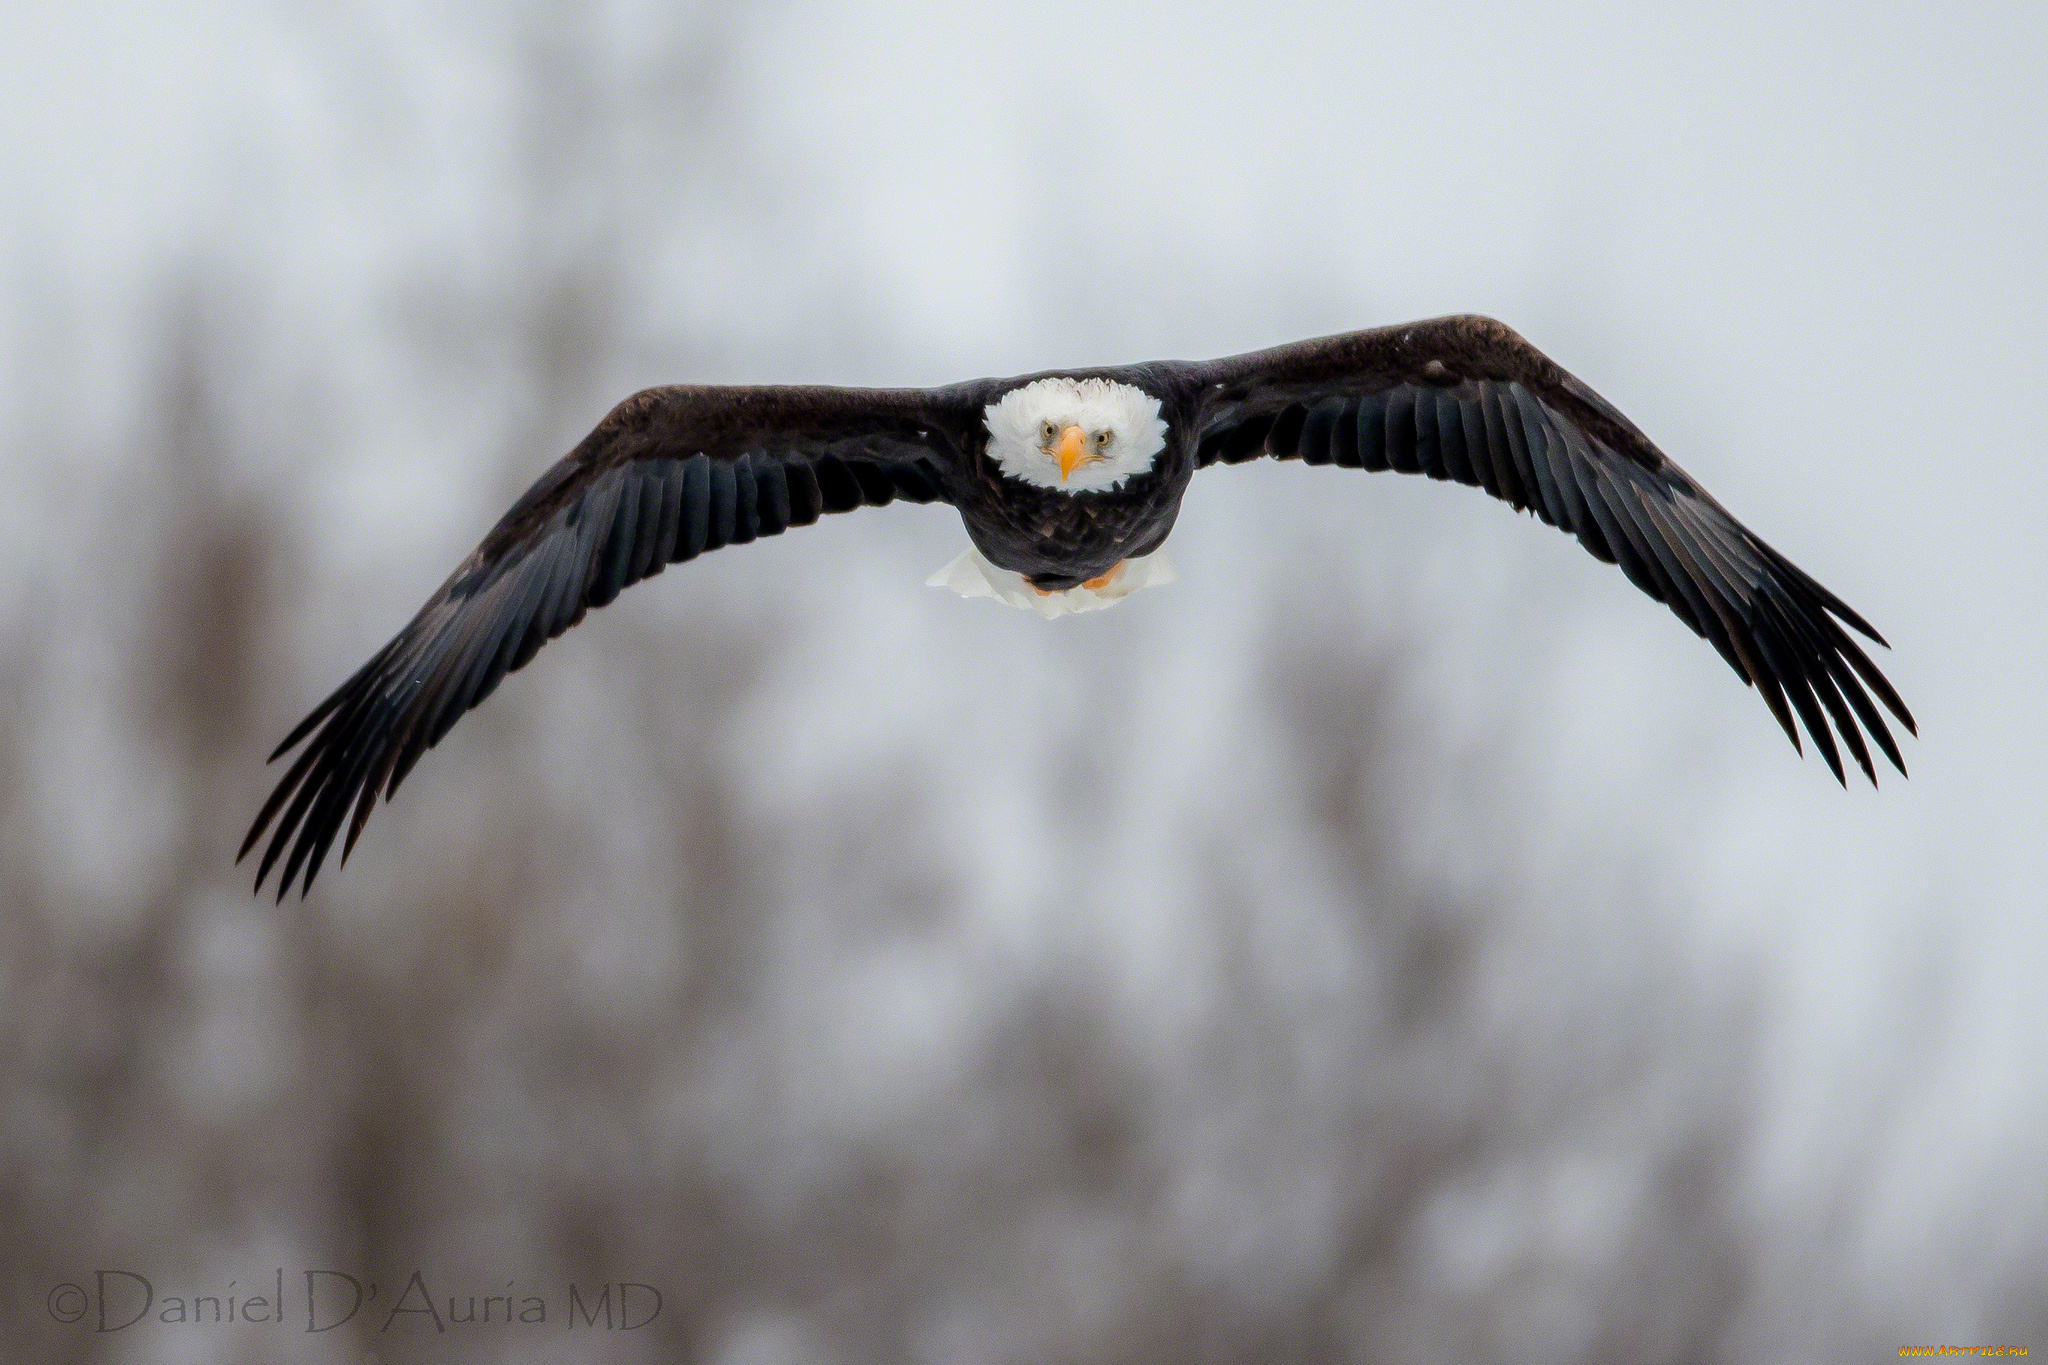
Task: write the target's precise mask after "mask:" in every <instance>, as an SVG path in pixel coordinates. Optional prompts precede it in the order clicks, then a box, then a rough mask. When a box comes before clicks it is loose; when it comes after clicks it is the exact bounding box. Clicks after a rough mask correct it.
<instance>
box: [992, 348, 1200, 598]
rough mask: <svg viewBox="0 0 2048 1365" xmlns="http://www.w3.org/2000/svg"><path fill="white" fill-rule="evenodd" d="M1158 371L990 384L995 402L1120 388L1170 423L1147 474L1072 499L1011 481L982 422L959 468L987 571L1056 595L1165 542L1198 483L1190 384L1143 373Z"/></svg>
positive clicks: (1096, 373)
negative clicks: (1032, 391) (1056, 386)
mask: <svg viewBox="0 0 2048 1365" xmlns="http://www.w3.org/2000/svg"><path fill="white" fill-rule="evenodd" d="M1152 368H1153V367H1138V366H1133V367H1130V368H1129V369H1125V370H1092V371H1090V370H1082V371H1075V372H1065V373H1048V374H1037V375H1025V376H1023V377H1021V378H1017V379H1011V380H1001V381H996V382H994V383H992V384H991V385H990V386H989V388H988V389H987V390H986V395H985V396H986V397H987V398H988V400H989V402H990V403H993V402H995V401H998V400H999V399H1000V397H1001V396H1002V395H1003V394H1005V393H1009V392H1016V391H1019V390H1023V389H1025V388H1027V387H1029V386H1031V385H1034V384H1039V383H1044V382H1047V381H1052V382H1056V383H1060V384H1064V385H1080V384H1083V383H1087V382H1089V381H1097V382H1104V383H1111V384H1117V385H1121V386H1123V387H1125V388H1128V389H1130V390H1133V391H1135V392H1136V393H1139V394H1142V395H1144V396H1145V397H1146V398H1149V399H1150V400H1152V401H1153V402H1154V403H1156V404H1157V406H1158V409H1159V412H1160V416H1161V418H1162V420H1163V421H1164V422H1165V425H1166V431H1165V444H1164V446H1163V447H1162V448H1161V449H1160V450H1159V452H1158V454H1157V456H1156V458H1155V459H1154V461H1153V462H1152V463H1151V464H1150V465H1149V466H1148V467H1147V468H1145V469H1144V470H1142V471H1141V472H1138V473H1136V474H1133V475H1132V476H1130V477H1128V478H1126V479H1124V480H1123V481H1122V482H1120V483H1118V484H1117V485H1116V486H1114V487H1109V488H1100V489H1081V490H1078V491H1069V490H1067V489H1064V488H1060V487H1046V486H1043V485H1040V484H1037V483H1032V482H1029V481H1027V480H1024V479H1019V478H1017V477H1015V476H1013V475H1012V474H1010V473H1008V472H1007V471H1006V470H1005V469H1004V467H1003V465H1002V463H1001V462H1000V461H999V460H997V459H996V458H995V456H994V455H993V453H992V452H991V439H990V437H991V433H990V432H989V430H988V427H987V424H986V423H984V424H983V425H982V428H981V430H980V431H979V432H977V433H975V434H974V435H973V436H972V438H971V440H972V449H971V451H970V453H969V454H968V455H967V458H966V459H965V460H963V462H962V463H963V466H964V469H965V474H966V477H965V478H963V479H962V481H961V486H960V489H959V494H958V497H957V498H956V500H955V501H956V503H957V505H958V506H959V508H960V517H961V520H962V521H964V522H965V523H966V525H967V534H968V537H969V538H970V539H971V540H972V541H973V542H974V546H975V548H976V549H977V550H979V551H980V552H981V553H982V554H983V555H984V556H986V557H987V559H988V560H989V562H990V563H992V564H995V565H997V566H998V567H1000V568H1004V569H1008V570H1010V571H1012V572H1014V573H1017V574H1020V575H1022V576H1023V577H1024V578H1025V579H1026V580H1027V581H1029V582H1030V584H1031V585H1032V586H1033V587H1035V588H1038V589H1041V590H1044V591H1052V592H1058V591H1062V590H1067V589H1071V588H1073V587H1075V586H1076V585H1078V584H1081V583H1085V582H1086V581H1088V580H1089V579H1094V578H1099V577H1101V576H1103V575H1105V574H1107V573H1109V572H1110V571H1111V570H1112V569H1114V568H1116V566H1117V565H1118V564H1120V563H1122V562H1123V561H1124V560H1127V559H1136V558H1140V557H1142V556H1145V555H1149V554H1151V553H1153V552H1154V551H1155V550H1157V549H1158V548H1159V547H1160V545H1162V544H1163V543H1164V542H1165V540H1166V537H1167V533H1168V532H1170V531H1172V530H1173V523H1174V518H1175V517H1176V516H1178V515H1179V513H1180V500H1181V497H1182V496H1183V495H1184V494H1185V493H1186V492H1187V489H1188V484H1189V482H1190V481H1191V480H1192V479H1193V478H1194V472H1195V462H1194V439H1193V438H1194V427H1193V423H1192V422H1191V421H1190V417H1191V415H1192V411H1193V406H1192V404H1191V403H1190V402H1189V395H1188V394H1187V393H1186V392H1184V389H1185V385H1175V384H1173V383H1171V382H1170V381H1169V379H1168V377H1167V376H1164V375H1161V374H1158V373H1147V372H1146V371H1147V370H1151V369H1152ZM985 406H986V405H985Z"/></svg>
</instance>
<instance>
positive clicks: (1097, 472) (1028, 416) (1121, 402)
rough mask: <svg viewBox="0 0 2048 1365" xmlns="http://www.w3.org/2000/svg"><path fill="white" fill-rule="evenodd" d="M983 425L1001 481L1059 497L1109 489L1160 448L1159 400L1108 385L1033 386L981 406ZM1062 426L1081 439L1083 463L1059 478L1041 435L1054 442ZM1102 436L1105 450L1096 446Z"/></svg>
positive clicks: (1145, 465) (1051, 382) (1052, 382)
mask: <svg viewBox="0 0 2048 1365" xmlns="http://www.w3.org/2000/svg"><path fill="white" fill-rule="evenodd" d="M987 420H988V453H989V455H990V457H991V458H993V459H994V460H995V462H996V463H997V464H998V465H1000V466H1001V467H1002V470H1003V472H1004V473H1005V474H1008V475H1010V476H1012V477H1013V478H1018V479H1022V480H1024V482H1026V483H1034V484H1037V485H1038V486H1039V487H1041V488H1057V489H1058V490H1059V491H1060V492H1062V493H1091V492H1100V491H1102V490H1103V489H1106V488H1114V487H1116V486H1117V485H1118V484H1120V483H1122V482H1123V481H1124V480H1125V479H1128V478H1130V477H1131V476H1132V475H1134V474H1142V473H1144V472H1145V471H1146V470H1148V469H1150V468H1151V467H1152V462H1153V461H1154V460H1156V459H1158V458H1159V452H1160V451H1162V450H1164V449H1166V420H1165V419H1164V418H1162V417H1161V416H1160V415H1159V400H1158V399H1156V398H1154V397H1153V396H1152V395H1151V394H1149V393H1146V392H1145V391H1144V390H1143V389H1139V388H1134V387H1132V386H1131V385H1129V384H1119V383H1117V382H1116V381H1115V380H1113V379H1064V378H1058V377H1055V378H1051V379H1038V380H1034V381H1032V382H1031V383H1029V384H1025V385H1022V386H1020V387H1018V388H1014V389H1011V390H1010V391H1009V392H1008V393H1006V394H1004V395H1003V396H1002V397H1001V398H1000V399H998V400H996V401H995V402H993V403H991V404H989V407H988V418H987ZM1048 424H1050V425H1049V427H1048ZM1070 426H1074V427H1079V428H1081V431H1082V433H1083V434H1084V435H1085V436H1086V437H1087V438H1088V451H1089V456H1090V458H1089V459H1088V460H1087V461H1086V462H1085V463H1083V464H1080V465H1077V466H1076V467H1075V469H1074V471H1073V473H1072V474H1070V475H1068V476H1067V477H1065V478H1062V477H1061V476H1060V466H1059V461H1058V460H1057V459H1056V458H1054V456H1053V453H1052V451H1051V450H1050V449H1049V448H1048V446H1049V441H1048V430H1049V431H1050V433H1051V435H1052V437H1053V438H1055V439H1056V438H1057V436H1058V434H1059V433H1060V432H1062V431H1065V430H1066V429H1067V428H1068V427H1070ZM1105 433H1106V434H1107V437H1108V439H1107V441H1106V443H1102V444H1098V438H1099V437H1101V436H1103V435H1104V434H1105Z"/></svg>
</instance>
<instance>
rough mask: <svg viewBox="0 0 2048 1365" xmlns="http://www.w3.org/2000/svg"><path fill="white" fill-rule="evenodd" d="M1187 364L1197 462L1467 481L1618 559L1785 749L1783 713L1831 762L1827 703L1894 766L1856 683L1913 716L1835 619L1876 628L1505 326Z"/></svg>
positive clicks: (1420, 329) (1400, 330)
mask: <svg viewBox="0 0 2048 1365" xmlns="http://www.w3.org/2000/svg"><path fill="white" fill-rule="evenodd" d="M1185 374H1186V381H1185V382H1187V383H1188V384H1190V385H1191V386H1192V385H1196V384H1199V385H1200V386H1201V387H1200V391H1199V397H1198V398H1197V400H1196V401H1197V404H1198V406H1197V430H1198V441H1199V445H1198V448H1197V456H1196V459H1197V463H1198V464H1201V465H1209V464H1213V463H1215V462H1217V461H1219V460H1220V461H1222V462H1224V463H1226V464H1236V463H1239V462H1241V461H1244V460H1251V459H1256V458H1257V457H1259V456H1261V455H1271V456H1273V457H1274V458H1276V459H1282V460H1287V459H1296V458H1299V459H1300V460H1302V461H1303V462H1304V463H1307V464H1337V465H1347V466H1352V467H1355V468H1361V469H1394V470H1399V471H1401V472H1403V473H1409V474H1427V475H1429V476H1430V477H1431V478H1436V479H1456V480H1457V481H1458V482H1460V483H1467V484H1471V485H1473V486H1474V487H1478V488H1484V489H1485V490H1486V491H1487V492H1488V493H1491V494H1492V495H1493V496H1495V497H1497V498H1501V499H1503V500H1505V501H1506V502H1509V503H1512V504H1513V505H1514V506H1515V507H1516V508H1518V509H1521V508H1527V509H1529V510H1532V511H1534V512H1535V513H1536V515H1537V516H1539V517H1541V518H1543V520H1545V521H1547V522H1549V523H1550V524H1551V525H1553V526H1557V527H1561V528H1563V529H1564V530H1567V531H1570V532H1571V533H1573V534H1574V535H1576V536H1577V537H1578V538H1579V543H1580V544H1582V545H1584V546H1585V547H1586V548H1587V549H1588V550H1590V551H1592V553H1593V554H1594V555H1595V556H1596V557H1598V558H1600V559H1603V560H1605V561H1607V562H1608V563H1610V564H1619V565H1620V566H1621V568H1622V571H1623V572H1624V573H1626V574H1627V575H1628V576H1629V580H1630V581H1631V582H1633V583H1634V584H1635V585H1636V586H1637V587H1639V588H1641V589H1642V590H1643V591H1644V592H1646V593H1648V594H1649V595H1650V596H1652V597H1654V598H1656V599H1657V600H1658V601H1660V602H1663V603H1665V604H1666V605H1667V606H1669V607H1670V608H1671V610H1672V611H1673V612H1674V613H1676V614H1677V616H1678V619H1679V620H1681V621H1683V622H1685V623H1686V624H1687V625H1689V626H1691V627H1692V628H1693V630H1694V631H1696V632H1697V633H1699V634H1700V635H1703V636H1705V637H1706V638H1707V639H1708V640H1710V641H1712V642H1713V645H1714V647H1715V648H1716V649H1718V650H1720V652H1721V657H1722V658H1724V659H1726V660H1727V661H1728V665H1729V667H1731V668H1733V669H1734V670H1735V672H1736V675H1737V676H1738V677H1740V678H1742V680H1743V681H1744V682H1746V683H1751V684H1754V685H1755V687H1756V688H1757V690H1758V691H1759V692H1761V693H1762V694H1763V698H1764V701H1765V702H1766V703H1767V704H1768V705H1769V706H1770V708H1771V713H1772V714H1773V715H1775V716H1776V717H1777V718H1778V723H1779V724H1780V725H1782V726H1784V727H1785V733H1786V734H1787V735H1789V736H1790V737H1791V739H1792V745H1793V747H1794V748H1795V749H1796V748H1798V747H1799V731H1798V729H1797V728H1796V727H1795V725H1794V724H1793V719H1792V717H1793V713H1794V712H1797V713H1798V716H1799V718H1800V719H1801V720H1802V721H1804V722H1805V725H1806V731H1807V733H1808V734H1809V735H1811V736H1812V737H1813V742H1814V744H1815V745H1816V746H1817V747H1818V748H1819V749H1820V751H1821V753H1822V755H1823V756H1824V757H1825V758H1826V759H1827V762H1828V766H1829V767H1830V768H1831V769H1832V770H1833V771H1834V774H1835V776H1836V778H1837V779H1843V776H1844V775H1843V769H1842V759H1841V756H1840V754H1839V753H1838V752H1837V751H1836V747H1835V740H1834V736H1833V735H1832V734H1831V733H1830V732H1829V728H1828V719H1829V718H1832V719H1833V721H1834V728H1835V730H1836V731H1838V732H1839V733H1840V735H1841V737H1842V741H1843V743H1845V744H1846V745H1847V746H1848V749H1849V752H1850V753H1851V754H1852V755H1854V756H1855V759H1856V762H1857V763H1858V765H1860V766H1861V767H1862V769H1863V771H1864V773H1865V774H1866V775H1867V776H1868V777H1869V778H1870V780H1871V781H1872V782H1873V783H1875V782H1876V781H1877V770H1876V768H1875V767H1874V766H1873V765H1872V763H1871V759H1870V752H1869V749H1868V748H1867V747H1866V746H1865V744H1864V739H1863V732H1864V731H1867V732H1868V733H1869V736H1870V738H1871V739H1873V740H1875V741H1876V743H1877V746H1878V748H1880V749H1881V750H1883V751H1884V755H1885V757H1886V758H1888V759H1890V760H1891V762H1892V765H1893V766H1894V767H1896V768H1897V769H1898V770H1899V771H1900V772H1901V773H1903V772H1905V770H1906V765H1905V762H1904V761H1903V760H1902V759H1901V758H1900V756H1899V748H1898V745H1897V743H1896V742H1895V741H1894V740H1893V738H1892V734H1891V731H1890V730H1889V729H1888V728H1887V727H1886V725H1885V720H1884V716H1883V714H1882V713H1881V712H1880V711H1879V710H1878V709H1877V707H1876V706H1875V705H1873V704H1872V702H1871V694H1872V693H1875V694H1876V696H1877V697H1878V698H1879V699H1880V700H1882V701H1883V702H1884V704H1885V706H1886V707H1888V708H1889V709H1890V710H1891V713H1892V714H1893V715H1894V716H1896V717H1898V719H1899V721H1900V722H1901V723H1902V724H1904V725H1905V727H1906V729H1907V730H1909V731H1911V730H1914V725H1913V717H1912V715H1911V713H1909V712H1908V711H1907V710H1906V706H1905V703H1904V702H1902V701H1900V700H1899V696H1898V693H1897V692H1895V691H1894V690H1893V689H1892V685H1891V684H1890V683H1889V682H1887V681H1886V680H1885V677H1884V675H1883V674H1882V673H1880V672H1879V671H1878V669H1877V667H1876V665H1874V664H1873V663H1871V661H1870V658H1869V656H1868V655H1866V654H1865V653H1864V652H1863V650H1862V648H1861V647H1859V646H1858V645H1857V643H1856V641H1855V639H1854V637H1852V636H1851V635H1850V634H1849V633H1848V631H1847V630H1845V629H1843V626H1844V624H1846V625H1848V626H1851V627H1854V628H1855V629H1856V630H1858V631H1860V632H1862V633H1863V634H1864V635H1866V636H1868V637H1869V638H1870V639H1872V640H1875V641H1877V643H1879V644H1883V643H1884V639H1883V637H1882V636H1880V635H1879V634H1878V633H1877V632H1876V631H1875V630H1873V629H1872V628H1871V627H1870V625H1869V623H1868V622H1866V621H1864V619H1863V618H1862V617H1860V616H1858V615H1857V614H1856V613H1855V612H1853V611H1851V610H1850V609H1849V608H1848V607H1847V606H1846V605H1844V604H1843V602H1842V601H1841V599H1840V598H1838V597H1836V596H1835V595H1834V594H1833V593H1831V592H1829V591H1828V590H1827V589H1826V588H1823V587H1822V586H1821V585H1820V584H1818V583H1816V582H1814V581H1813V579H1812V578H1810V577H1808V576H1807V575H1806V574H1805V573H1803V572H1801V571H1800V570H1799V568H1798V567H1796V566H1795V565H1794V564H1793V563H1792V562H1791V561H1790V560H1788V559H1786V558H1785V557H1784V556H1783V555H1781V554H1779V553H1778V552H1777V551H1776V550H1773V549H1772V548H1771V547H1770V546H1768V545H1766V544H1765V543H1764V542H1763V541H1762V540H1760V539H1758V538H1757V536H1756V535H1755V534H1754V533H1753V532H1751V531H1750V530H1749V528H1747V527H1745V526H1744V525H1743V524H1742V523H1741V522H1739V521H1737V520H1736V519H1735V518H1734V517H1732V516H1730V515H1729V514H1728V512H1727V511H1726V510H1725V509H1724V508H1723V507H1722V506H1721V504H1719V503H1718V502H1715V501H1714V499H1713V498H1711V497H1710V496H1708V494H1707V492H1706V490H1704V489H1702V488H1701V487H1700V486H1699V485H1698V484H1697V483H1694V482H1693V480H1692V478H1691V477H1690V476H1689V475H1687V474H1686V472H1685V471H1684V470H1683V469H1680V468H1679V467H1678V466H1677V465H1675V464H1673V463H1672V462H1671V461H1670V460H1669V459H1667V458H1665V456H1664V453H1663V452H1662V451H1660V450H1658V449H1657V447H1656V446H1654V445H1652V444H1651V443H1650V439H1649V438H1648V437H1647V436H1645V435H1643V433H1642V432H1640V431H1638V430H1637V429H1636V427H1635V425H1634V424H1633V423H1631V422H1630V421H1629V420H1628V418H1626V417H1624V416H1622V415H1621V413H1620V412H1619V411H1617V410H1616V409H1615V408H1614V406H1613V405H1612V404H1610V403H1608V402H1607V400H1605V399H1604V398H1602V397H1600V395H1599V394H1597V393H1594V392H1593V391H1592V390H1591V389H1589V388H1587V387H1586V386H1585V385H1584V384H1582V383H1580V382H1579V381H1578V380H1577V379H1576V378H1574V377H1573V376H1571V375H1570V374H1567V373H1566V372H1565V371H1564V370H1563V369H1561V368H1559V367H1558V366H1557V365H1556V364H1555V363H1553V362H1552V361H1551V360H1550V359H1549V357H1547V356H1545V355H1544V354H1543V353H1542V352H1541V351H1538V350H1537V349H1536V348H1535V347H1534V346H1531V345H1530V344H1529V343H1528V342H1526V341H1524V340H1523V339H1522V338H1521V337H1520V336H1518V335H1517V334H1516V333H1515V332H1514V330H1513V329H1512V328H1510V327H1508V326H1506V325H1505V324H1502V323H1499V322H1495V321H1494V320H1493V319H1491V318H1483V317H1449V318H1438V319H1435V320H1434V321H1430V322H1417V323H1411V324H1408V325H1406V326H1400V327H1385V328H1380V329H1377V330H1375V331H1369V332H1353V333H1350V334H1348V335H1345V336H1336V337H1327V338H1324V339H1322V340H1319V341H1304V342H1301V343H1299V344H1297V345H1293V346H1282V347H1279V348H1277V349H1275V350H1270V351H1259V352H1255V353H1253V354H1250V355H1242V356H1234V357H1231V358H1230V359H1227V360H1217V361H1210V362H1207V363H1203V364H1197V365H1192V366H1189V367H1187V369H1186V371H1185ZM1788 703H1789V705H1788ZM1859 721H1860V722H1861V729H1860V730H1859V728H1858V722H1859Z"/></svg>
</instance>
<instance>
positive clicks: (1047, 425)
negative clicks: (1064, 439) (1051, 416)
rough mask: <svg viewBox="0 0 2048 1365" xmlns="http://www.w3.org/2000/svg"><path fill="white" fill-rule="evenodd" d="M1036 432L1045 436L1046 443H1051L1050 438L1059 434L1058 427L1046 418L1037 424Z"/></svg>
mask: <svg viewBox="0 0 2048 1365" xmlns="http://www.w3.org/2000/svg"><path fill="white" fill-rule="evenodd" d="M1038 434H1039V435H1041V436H1043V437H1045V439H1046V442H1047V444H1051V442H1052V438H1053V437H1055V436H1057V435H1059V434H1060V429H1059V428H1058V427H1056V426H1054V425H1053V424H1052V422H1051V421H1049V420H1048V421H1044V422H1040V423H1039V424H1038Z"/></svg>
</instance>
